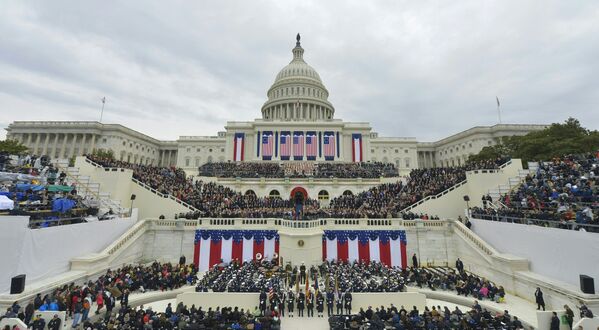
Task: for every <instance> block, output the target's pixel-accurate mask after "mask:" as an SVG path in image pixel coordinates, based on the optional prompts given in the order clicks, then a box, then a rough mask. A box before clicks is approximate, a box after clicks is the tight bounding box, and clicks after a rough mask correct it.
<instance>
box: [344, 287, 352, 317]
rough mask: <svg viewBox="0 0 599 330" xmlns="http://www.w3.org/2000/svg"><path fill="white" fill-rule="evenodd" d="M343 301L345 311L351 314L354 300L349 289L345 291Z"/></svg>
mask: <svg viewBox="0 0 599 330" xmlns="http://www.w3.org/2000/svg"><path fill="white" fill-rule="evenodd" d="M343 301H344V302H345V313H346V314H347V315H351V301H352V295H351V292H349V291H346V292H345V296H344V297H343Z"/></svg>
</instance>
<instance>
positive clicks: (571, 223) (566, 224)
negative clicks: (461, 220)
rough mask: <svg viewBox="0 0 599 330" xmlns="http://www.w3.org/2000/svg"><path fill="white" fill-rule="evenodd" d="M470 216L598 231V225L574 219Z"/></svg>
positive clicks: (558, 227) (496, 215)
mask: <svg viewBox="0 0 599 330" xmlns="http://www.w3.org/2000/svg"><path fill="white" fill-rule="evenodd" d="M472 217H473V218H475V219H480V220H488V221H499V222H507V223H516V224H521V225H533V226H541V227H547V228H557V229H567V230H580V229H581V228H582V229H584V230H585V231H587V232H593V233H599V225H594V224H583V223H577V222H574V221H568V222H561V221H558V220H544V219H532V218H518V217H510V216H505V215H499V214H493V215H491V214H477V213H474V214H472Z"/></svg>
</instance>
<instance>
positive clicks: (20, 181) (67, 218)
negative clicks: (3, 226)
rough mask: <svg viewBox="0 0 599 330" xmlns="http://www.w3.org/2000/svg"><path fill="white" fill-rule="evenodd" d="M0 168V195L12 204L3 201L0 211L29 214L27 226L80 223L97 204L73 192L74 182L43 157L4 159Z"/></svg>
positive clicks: (96, 207) (93, 210)
mask: <svg viewBox="0 0 599 330" xmlns="http://www.w3.org/2000/svg"><path fill="white" fill-rule="evenodd" d="M2 168H3V171H2V172H0V198H5V201H6V200H7V199H9V200H11V201H12V203H3V204H2V209H0V213H2V214H9V215H25V216H29V217H30V227H31V228H39V227H49V226H55V225H59V224H67V223H69V224H70V223H80V222H84V221H85V218H86V217H88V216H95V215H96V214H97V213H98V203H96V202H94V201H92V200H90V199H83V198H81V197H80V196H79V195H77V187H76V185H75V184H74V183H72V184H69V182H68V181H67V179H66V177H67V176H66V174H65V173H64V172H61V173H60V174H59V173H58V172H59V171H58V169H57V168H55V167H54V166H53V165H52V164H50V160H49V159H48V158H47V157H45V156H44V157H35V156H33V157H31V156H23V157H19V158H18V159H15V160H12V161H11V160H9V159H5V162H4V163H3V165H2ZM1 196H4V197H1Z"/></svg>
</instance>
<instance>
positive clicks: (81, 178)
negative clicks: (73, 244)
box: [53, 159, 129, 215]
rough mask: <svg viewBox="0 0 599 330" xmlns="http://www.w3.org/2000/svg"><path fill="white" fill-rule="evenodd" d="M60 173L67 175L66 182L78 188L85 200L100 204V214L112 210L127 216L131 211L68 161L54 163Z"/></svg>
mask: <svg viewBox="0 0 599 330" xmlns="http://www.w3.org/2000/svg"><path fill="white" fill-rule="evenodd" d="M53 164H54V166H56V167H57V168H58V169H59V171H63V172H65V173H66V174H67V179H66V181H67V182H68V184H73V183H74V184H75V185H76V186H77V194H78V195H79V196H81V197H83V198H88V199H93V200H95V201H97V202H99V208H100V214H103V213H106V212H108V211H109V210H112V211H113V212H114V213H115V214H117V215H126V214H128V213H129V210H128V209H126V208H123V207H122V206H121V202H120V201H117V200H113V199H111V198H110V193H106V192H102V191H101V190H100V184H99V183H96V182H92V181H91V178H90V177H89V176H87V175H82V174H80V173H79V168H77V167H72V166H69V160H68V159H56V160H54V161H53Z"/></svg>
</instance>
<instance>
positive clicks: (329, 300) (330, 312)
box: [327, 289, 335, 316]
mask: <svg viewBox="0 0 599 330" xmlns="http://www.w3.org/2000/svg"><path fill="white" fill-rule="evenodd" d="M334 303H335V295H334V294H333V289H329V292H327V315H328V316H331V315H333V305H334Z"/></svg>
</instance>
